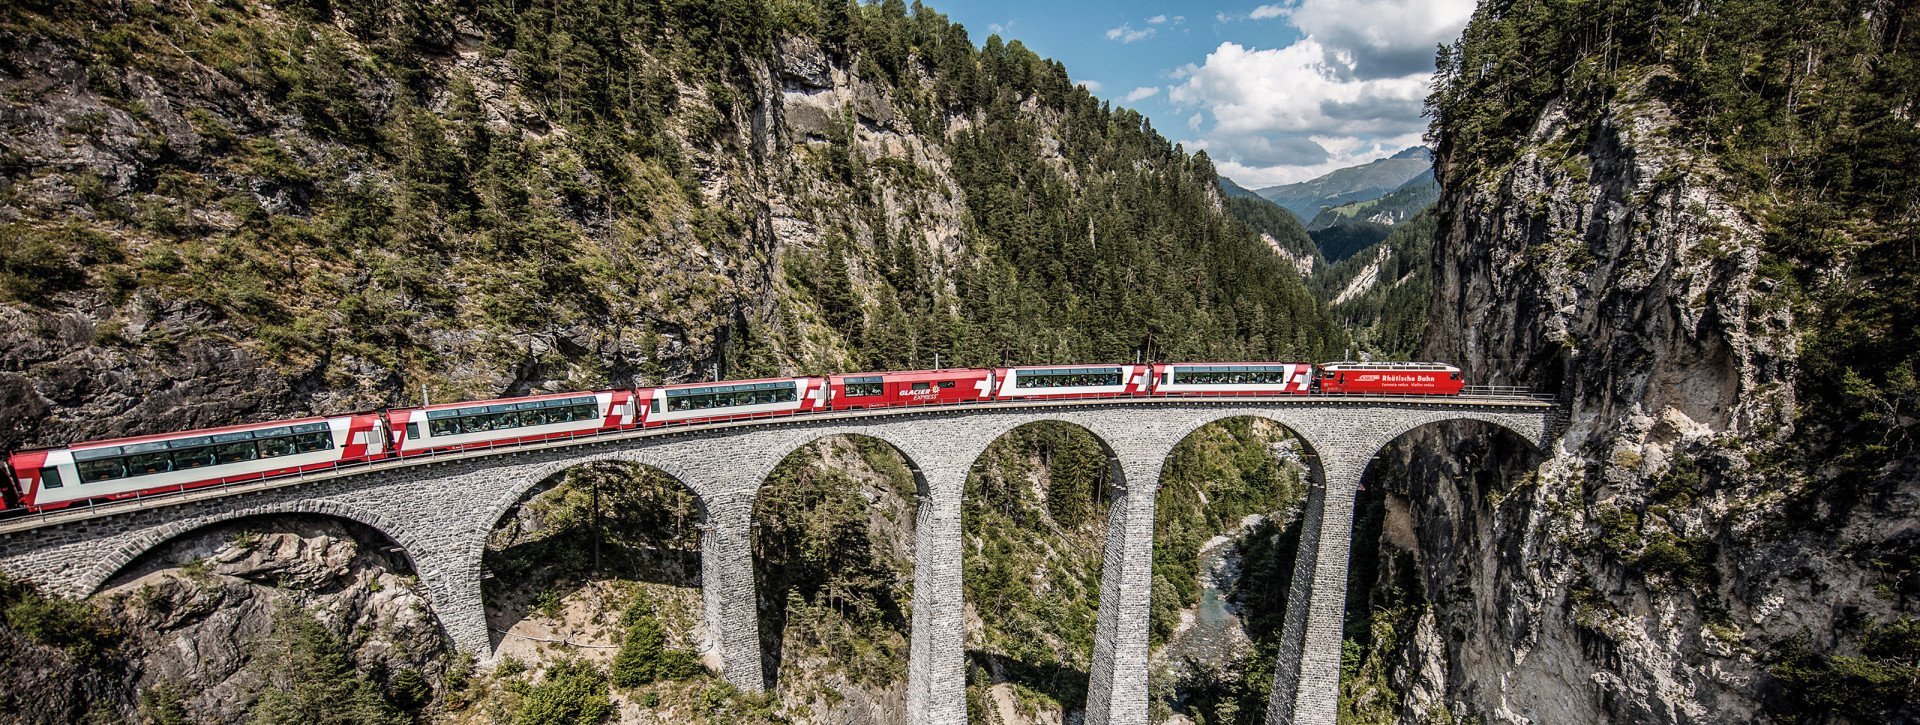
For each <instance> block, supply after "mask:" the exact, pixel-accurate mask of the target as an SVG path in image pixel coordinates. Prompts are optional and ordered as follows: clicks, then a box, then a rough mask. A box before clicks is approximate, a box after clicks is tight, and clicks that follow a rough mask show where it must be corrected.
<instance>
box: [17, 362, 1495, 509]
mask: <svg viewBox="0 0 1920 725" xmlns="http://www.w3.org/2000/svg"><path fill="white" fill-rule="evenodd" d="M1463 387H1464V383H1463V382H1462V380H1461V375H1460V369H1459V368H1457V367H1454V366H1452V365H1447V364H1444V363H1403V362H1385V363H1376V362H1335V363H1326V364H1322V365H1314V364H1312V363H1285V362H1279V363H1277V362H1245V363H1154V364H1117V365H1034V366H1021V367H1003V368H951V369H942V370H908V371H893V372H869V373H849V374H835V375H828V376H802V377H789V378H767V379H760V380H738V381H722V382H711V383H688V384H681V385H663V386H657V387H649V388H633V389H616V390H601V391H594V392H579V393H557V394H550V395H547V394H543V395H535V396H527V397H521V398H512V399H500V400H481V401H470V402H461V403H449V404H444V405H429V406H419V407H408V408H394V409H390V410H386V411H380V412H365V413H354V414H349V415H339V416H329V417H315V418H302V419H299V420H287V421H274V422H269V423H259V424H253V425H238V426H228V427H224V428H214V429H205V430H193V431H184V432H179V433H168V434H160V435H149V436H139V437H133V438H121V439H115V440H104V441H91V442H87V443H76V444H72V445H68V446H65V447H60V448H50V449H36V450H26V451H18V452H15V453H13V454H11V455H9V456H7V457H6V459H5V465H4V470H0V474H4V480H0V513H13V512H31V511H50V510H56V509H61V508H66V507H69V506H73V505H76V504H81V503H92V502H99V501H110V500H115V499H123V498H132V497H138V496H150V495H160V494H166V493H173V492H180V491H188V490H192V489H197V488H205V487H209V486H218V485H222V484H228V483H236V482H241V481H254V480H263V479H268V478H275V477H280V476H287V475H297V474H303V473H307V472H311V471H319V470H329V469H335V468H339V467H342V466H352V465H359V464H367V463H372V462H375V461H380V460H385V459H389V458H408V457H413V456H422V455H432V454H440V453H447V452H454V451H461V450H469V449H476V448H493V447H498V446H511V445H520V444H526V443H535V442H539V441H546V440H554V439H563V438H571V437H577V436H583V435H597V434H601V433H608V432H614V431H622V430H632V429H637V428H658V427H663V426H669V425H697V424H711V423H721V422H731V421H751V420H754V419H759V418H770V417H779V416H790V415H802V414H807V413H817V412H834V411H853V410H866V409H875V408H891V407H900V406H915V405H958V404H980V403H993V402H1000V401H1007V402H1012V401H1047V400H1075V399H1089V398H1140V397H1182V396H1276V395H1340V394H1350V395H1459V394H1461V391H1462V389H1463Z"/></svg>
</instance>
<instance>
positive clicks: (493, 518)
mask: <svg viewBox="0 0 1920 725" xmlns="http://www.w3.org/2000/svg"><path fill="white" fill-rule="evenodd" d="M593 463H627V464H633V465H639V466H646V467H648V468H651V469H654V470H656V471H659V472H661V473H664V474H666V475H667V476H668V477H670V478H672V479H673V480H675V481H678V482H679V483H680V485H682V486H685V487H687V490H689V491H692V492H693V497H694V499H695V500H697V501H699V502H700V505H701V508H702V514H703V515H704V514H705V507H706V498H707V497H706V496H705V495H702V492H701V491H700V490H699V489H697V488H694V486H693V483H692V480H693V479H691V478H689V477H688V472H687V470H686V468H685V467H684V466H680V465H678V464H676V463H675V462H674V461H673V460H671V459H665V458H663V457H661V456H658V455H652V454H650V453H649V452H648V451H646V450H644V449H642V450H633V449H627V450H608V451H598V452H594V453H591V454H588V455H584V456H569V457H564V458H557V459H554V460H550V461H546V462H544V463H540V464H538V465H535V466H532V467H531V468H529V469H528V470H527V471H526V472H525V473H522V474H520V475H518V476H516V480H515V481H514V483H513V484H512V485H509V486H507V487H506V489H505V490H503V491H501V493H500V495H499V496H498V497H496V498H495V499H494V500H493V502H492V503H491V504H489V505H488V506H487V508H486V512H485V514H484V515H483V516H482V517H481V519H480V520H482V521H485V522H486V523H485V524H484V525H485V526H486V527H487V528H486V530H484V531H481V532H479V533H480V536H479V537H478V540H477V541H473V542H469V543H468V548H469V551H468V552H467V553H468V554H470V555H471V556H470V557H468V558H471V559H472V560H473V561H476V562H477V561H479V560H480V559H479V557H481V556H482V555H484V554H485V553H486V546H487V535H488V534H489V533H491V532H492V528H493V527H494V526H496V525H498V524H499V523H500V519H502V518H504V517H505V516H506V515H507V513H508V512H510V511H512V510H513V509H515V508H517V507H519V506H520V503H521V502H522V501H525V500H526V498H527V494H529V493H531V492H532V491H533V489H534V488H536V487H538V486H539V485H540V484H543V483H546V482H547V481H548V480H550V479H552V478H553V477H554V476H557V475H560V474H561V473H564V472H566V471H567V470H569V469H573V468H579V467H581V466H585V465H588V464H593Z"/></svg>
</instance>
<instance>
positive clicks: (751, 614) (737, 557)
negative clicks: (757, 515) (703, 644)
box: [700, 489, 766, 692]
mask: <svg viewBox="0 0 1920 725" xmlns="http://www.w3.org/2000/svg"><path fill="white" fill-rule="evenodd" d="M707 490H711V489H707ZM701 507H702V508H703V509H704V513H705V514H706V520H705V521H704V522H702V525H701V526H702V528H701V530H700V598H701V603H702V604H703V605H704V606H705V608H706V614H707V642H708V646H709V647H710V648H711V651H712V653H713V655H714V656H715V658H716V659H718V660H719V663H720V676H721V677H723V678H725V679H726V681H727V683H728V684H730V685H733V686H734V687H736V688H738V689H740V690H741V691H742V692H761V691H763V690H765V689H766V675H765V673H764V671H763V669H762V665H761V654H760V612H759V606H760V602H759V597H758V596H757V592H758V589H757V588H756V587H755V586H754V581H753V493H752V489H748V490H747V492H746V493H745V494H719V495H711V496H703V497H701Z"/></svg>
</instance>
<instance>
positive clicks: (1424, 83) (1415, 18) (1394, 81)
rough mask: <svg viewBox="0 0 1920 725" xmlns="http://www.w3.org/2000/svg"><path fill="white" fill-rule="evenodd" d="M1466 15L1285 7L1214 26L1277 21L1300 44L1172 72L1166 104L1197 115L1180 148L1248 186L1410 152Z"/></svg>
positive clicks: (1330, 3) (1374, 4) (1227, 54)
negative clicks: (1438, 54) (1446, 48)
mask: <svg viewBox="0 0 1920 725" xmlns="http://www.w3.org/2000/svg"><path fill="white" fill-rule="evenodd" d="M1472 14H1473V0H1289V1H1288V2H1276V3H1275V4H1271V5H1261V6H1259V7H1257V8H1255V9H1254V10H1253V11H1252V12H1250V13H1248V14H1247V15H1228V14H1225V13H1221V14H1219V15H1216V16H1215V17H1216V19H1217V20H1220V21H1221V22H1223V23H1225V22H1231V21H1237V20H1242V19H1253V20H1265V19H1270V18H1283V19H1285V21H1286V22H1288V23H1290V24H1292V25H1293V26H1294V27H1295V28H1297V29H1298V30H1299V31H1300V33H1301V35H1302V36H1304V37H1302V38H1301V39H1300V40H1298V41H1295V42H1294V43H1292V44H1291V45H1288V46H1286V47H1283V48H1257V47H1248V46H1243V45H1241V44H1239V43H1234V42H1225V43H1221V44H1220V45H1219V47H1217V48H1215V49H1214V51H1213V52H1211V53H1209V54H1208V55H1207V57H1206V60H1205V61H1204V62H1202V63H1198V64H1188V65H1186V66H1184V67H1182V68H1180V69H1179V70H1177V71H1175V73H1174V78H1175V83H1174V84H1173V85H1171V86H1169V87H1168V88H1167V89H1166V90H1167V100H1168V101H1169V102H1170V103H1172V104H1173V105H1174V107H1175V108H1177V109H1181V110H1183V111H1184V110H1189V109H1190V110H1194V111H1198V112H1200V113H1195V114H1194V116H1192V117H1189V118H1188V121H1187V127H1188V128H1189V129H1192V130H1193V131H1194V133H1195V134H1196V135H1197V136H1199V138H1196V139H1191V140H1183V141H1182V143H1184V144H1185V145H1186V148H1188V149H1206V151H1207V154H1208V155H1209V156H1211V157H1212V158H1213V162H1214V164H1215V165H1216V166H1217V167H1218V168H1219V169H1220V171H1221V173H1224V174H1226V175H1228V176H1230V177H1232V178H1234V179H1235V180H1236V181H1240V182H1242V183H1245V184H1248V185H1254V186H1267V185H1271V184H1282V183H1290V182H1295V181H1304V180H1306V179H1310V178H1313V177H1315V176H1319V175H1321V174H1324V173H1326V172H1328V171H1332V170H1334V169H1337V168H1341V167H1345V166H1352V165H1355V164H1360V163H1365V162H1367V161H1371V160H1373V159H1376V158H1380V157H1382V156H1386V155H1390V154H1392V153H1394V152H1397V151H1400V150H1402V149H1405V148H1407V147H1409V146H1414V145H1417V144H1419V143H1420V142H1421V136H1422V134H1423V133H1424V132H1425V130H1426V125H1427V124H1426V119H1425V118H1423V117H1422V115H1421V110H1422V109H1421V103H1422V101H1423V100H1425V98H1426V94H1427V91H1428V84H1429V82H1430V81H1431V79H1432V75H1433V52H1434V51H1433V49H1434V46H1435V45H1438V44H1442V43H1448V42H1452V40H1453V39H1454V38H1457V37H1459V34H1460V29H1461V28H1462V27H1465V25H1466V22H1467V20H1468V19H1469V18H1470V17H1471V16H1472ZM1202 114H1204V118H1202ZM1196 118H1199V119H1201V120H1200V121H1198V122H1196V121H1195V119H1196ZM1208 119H1210V120H1212V122H1213V123H1212V124H1211V126H1209V127H1206V128H1201V126H1206V124H1205V120H1208Z"/></svg>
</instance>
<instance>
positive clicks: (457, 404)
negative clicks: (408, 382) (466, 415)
mask: <svg viewBox="0 0 1920 725" xmlns="http://www.w3.org/2000/svg"><path fill="white" fill-rule="evenodd" d="M622 390H626V388H613V389H609V390H575V391H572V392H567V393H541V394H539V395H522V396H520V397H518V398H488V399H486V400H458V401H454V402H451V403H435V404H433V405H415V406H411V407H403V408H394V409H393V410H395V411H415V410H432V411H441V410H453V409H455V408H474V407H478V406H482V405H493V404H496V403H525V402H529V401H538V400H558V399H560V398H577V397H580V396H582V395H599V394H601V393H617V392H620V391H622Z"/></svg>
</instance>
